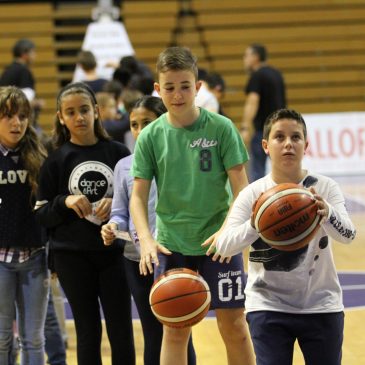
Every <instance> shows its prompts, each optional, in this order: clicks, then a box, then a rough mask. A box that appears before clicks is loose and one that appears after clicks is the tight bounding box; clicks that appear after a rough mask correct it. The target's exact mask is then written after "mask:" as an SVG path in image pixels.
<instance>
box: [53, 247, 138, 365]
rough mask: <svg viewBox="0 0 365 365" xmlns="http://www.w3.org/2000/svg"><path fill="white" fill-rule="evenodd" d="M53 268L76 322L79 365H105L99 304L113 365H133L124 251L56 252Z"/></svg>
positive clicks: (129, 303)
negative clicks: (102, 356)
mask: <svg viewBox="0 0 365 365" xmlns="http://www.w3.org/2000/svg"><path fill="white" fill-rule="evenodd" d="M54 264H55V269H56V272H57V275H58V278H59V281H60V283H61V286H62V288H63V290H64V292H65V295H66V297H67V299H68V301H69V303H70V306H71V310H72V313H73V316H74V320H75V328H76V336H77V363H78V365H101V364H102V361H101V335H102V327H101V315H100V305H99V301H100V304H101V307H102V310H103V313H104V318H105V324H106V330H107V334H108V338H109V343H110V347H111V356H112V365H134V364H135V350H134V341H133V327H132V319H131V300H130V291H129V287H128V284H127V280H126V277H125V270H124V263H123V257H122V253H121V251H120V250H119V249H114V250H105V251H68V250H67V251H66V250H62V251H54Z"/></svg>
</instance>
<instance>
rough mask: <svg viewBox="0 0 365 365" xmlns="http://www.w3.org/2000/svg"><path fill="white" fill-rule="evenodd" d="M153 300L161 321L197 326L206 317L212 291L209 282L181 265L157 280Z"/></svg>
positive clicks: (154, 312) (155, 313)
mask: <svg viewBox="0 0 365 365" xmlns="http://www.w3.org/2000/svg"><path fill="white" fill-rule="evenodd" d="M179 287H180V288H181V290H179ZM170 290H171V291H170ZM189 290H190V292H189ZM149 302H150V307H151V311H152V313H153V314H154V315H155V317H156V318H157V319H158V320H159V321H160V322H162V323H163V324H164V325H167V326H170V327H175V328H182V327H187V326H193V325H195V324H196V323H198V322H200V321H201V320H202V319H203V318H204V317H205V315H206V314H207V312H208V310H209V306H210V302H211V293H210V290H209V286H208V284H207V283H206V281H205V280H204V278H203V277H202V276H200V275H199V274H198V273H197V272H195V271H192V270H190V269H187V268H177V269H171V270H168V271H166V272H165V273H164V274H162V275H160V276H159V277H158V278H157V279H156V280H155V282H154V284H153V285H152V288H151V291H150V295H149Z"/></svg>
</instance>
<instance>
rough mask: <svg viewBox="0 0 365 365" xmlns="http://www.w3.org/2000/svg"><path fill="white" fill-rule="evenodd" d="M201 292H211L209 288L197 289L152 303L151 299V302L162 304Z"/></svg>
mask: <svg viewBox="0 0 365 365" xmlns="http://www.w3.org/2000/svg"><path fill="white" fill-rule="evenodd" d="M201 293H209V290H197V291H193V292H189V293H185V294H180V295H174V296H171V297H170V298H166V299H163V300H159V301H158V302H154V303H152V301H150V303H151V305H157V304H162V303H165V302H168V301H170V300H173V299H179V298H184V297H188V296H190V295H196V294H201Z"/></svg>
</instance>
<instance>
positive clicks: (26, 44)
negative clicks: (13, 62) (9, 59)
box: [13, 39, 35, 58]
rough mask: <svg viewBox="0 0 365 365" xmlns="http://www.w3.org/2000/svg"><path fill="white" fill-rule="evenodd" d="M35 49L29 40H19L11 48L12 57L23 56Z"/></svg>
mask: <svg viewBox="0 0 365 365" xmlns="http://www.w3.org/2000/svg"><path fill="white" fill-rule="evenodd" d="M32 49H35V44H34V43H33V42H32V41H31V40H30V39H19V40H18V41H17V42H16V43H15V44H14V47H13V56H14V57H15V58H18V57H21V56H23V54H27V53H29V52H30V51H31V50H32Z"/></svg>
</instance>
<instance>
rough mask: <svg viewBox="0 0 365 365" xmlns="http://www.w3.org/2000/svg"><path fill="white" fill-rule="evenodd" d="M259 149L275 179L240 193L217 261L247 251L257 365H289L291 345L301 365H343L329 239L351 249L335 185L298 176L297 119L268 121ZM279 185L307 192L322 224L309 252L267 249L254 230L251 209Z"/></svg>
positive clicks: (282, 114)
mask: <svg viewBox="0 0 365 365" xmlns="http://www.w3.org/2000/svg"><path fill="white" fill-rule="evenodd" d="M262 146H263V149H264V151H265V153H266V154H267V155H268V156H269V157H270V158H271V162H272V171H271V173H270V174H268V175H266V176H265V177H263V178H261V179H260V180H257V181H256V182H254V183H252V184H251V185H249V186H248V187H246V188H245V189H244V190H243V191H242V192H241V193H240V195H239V196H238V198H237V199H236V201H235V203H234V205H233V208H232V211H231V213H230V214H229V216H228V219H227V224H226V226H225V229H224V230H223V232H222V234H221V235H220V236H219V238H218V240H217V245H216V249H217V253H218V254H219V255H221V256H227V255H228V256H230V255H234V254H235V253H237V252H241V251H242V250H243V249H244V248H245V247H248V246H250V245H251V250H250V257H249V266H248V282H247V286H246V295H247V300H246V310H247V312H248V314H247V320H248V322H249V326H250V332H251V336H252V340H253V344H254V348H255V352H256V359H257V364H258V365H276V364H280V365H290V364H292V361H293V349H294V342H295V341H296V340H298V343H299V346H300V348H301V350H302V352H303V355H304V359H305V363H306V364H310V365H324V364H331V365H340V364H341V347H342V340H343V328H344V327H343V326H344V314H343V304H342V292H341V287H340V283H339V281H338V277H337V273H336V269H335V266H334V262H333V256H332V249H331V242H330V239H329V238H330V237H331V238H333V239H335V240H336V241H338V242H342V243H349V242H351V241H352V240H353V239H354V237H355V229H354V226H353V224H352V222H351V220H350V218H349V216H348V214H347V211H346V208H345V200H344V197H343V195H342V193H341V190H340V188H339V186H338V185H337V183H336V182H334V181H333V180H332V179H330V178H327V177H325V176H322V175H319V174H316V173H313V172H311V171H307V170H304V169H303V168H302V159H303V155H304V153H305V151H306V149H307V147H308V141H307V130H306V125H305V122H304V120H303V118H302V116H301V115H300V114H299V113H297V112H295V111H293V110H287V109H281V110H278V111H277V112H274V113H273V114H272V115H271V116H269V118H268V119H267V120H266V122H265V126H264V139H263V140H262ZM280 183H296V184H300V185H302V186H303V187H306V188H310V189H311V191H312V193H314V197H315V199H316V203H317V206H318V211H317V214H319V215H320V216H322V220H321V226H320V228H319V230H318V231H317V233H316V235H315V237H314V238H313V239H312V240H311V241H310V243H309V245H308V246H306V247H304V248H302V249H299V250H297V251H294V252H285V251H278V250H276V249H274V248H271V247H270V246H269V245H267V244H266V243H264V242H263V241H262V240H261V239H260V238H259V235H258V233H257V232H256V230H255V229H254V228H253V225H252V222H251V219H252V217H251V216H252V206H253V204H254V202H255V201H256V200H257V199H258V197H259V196H260V194H261V193H262V192H264V191H266V190H268V189H270V188H271V187H273V186H275V185H276V184H280ZM208 252H210V250H208Z"/></svg>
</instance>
